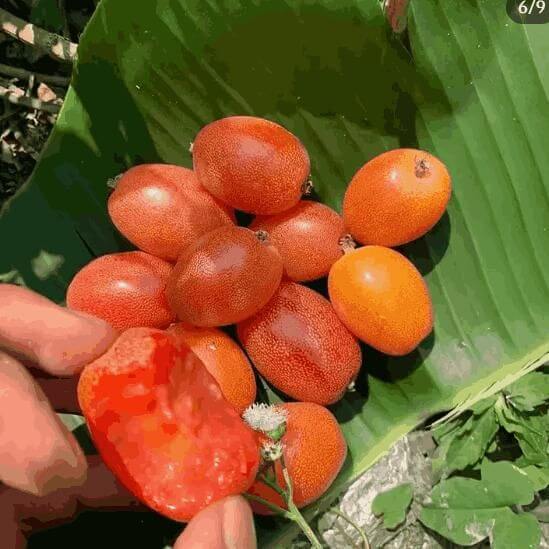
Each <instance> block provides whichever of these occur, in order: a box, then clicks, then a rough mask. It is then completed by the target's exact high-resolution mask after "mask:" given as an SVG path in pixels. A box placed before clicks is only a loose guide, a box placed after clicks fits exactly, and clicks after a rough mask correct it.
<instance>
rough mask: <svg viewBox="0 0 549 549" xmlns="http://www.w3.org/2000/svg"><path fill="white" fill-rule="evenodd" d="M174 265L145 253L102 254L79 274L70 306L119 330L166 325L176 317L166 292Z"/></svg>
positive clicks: (72, 287) (71, 288) (70, 294)
mask: <svg viewBox="0 0 549 549" xmlns="http://www.w3.org/2000/svg"><path fill="white" fill-rule="evenodd" d="M171 272H172V266H171V265H170V264H169V263H166V262H165V261H163V260H162V259H158V258H157V257H154V256H152V255H149V254H146V253H145V252H122V253H116V254H109V255H104V256H101V257H98V258H97V259H94V260H93V261H91V262H90V263H88V264H87V265H86V266H85V267H84V268H83V269H82V270H80V271H79V272H78V273H76V275H75V277H74V278H73V279H72V282H71V283H70V285H69V288H68V290H67V306H68V307H69V309H72V310H74V311H83V312H85V313H88V314H91V315H94V316H97V317H99V318H102V319H103V320H106V321H107V322H108V323H109V324H110V325H111V326H113V327H114V328H115V329H117V330H125V329H126V328H132V327H138V326H141V327H148V328H165V327H167V326H169V325H170V324H171V323H172V322H173V321H174V320H175V314H174V313H172V311H171V309H170V307H169V305H168V301H167V300H166V296H165V295H164V292H165V289H166V284H167V282H168V278H169V276H170V274H171Z"/></svg>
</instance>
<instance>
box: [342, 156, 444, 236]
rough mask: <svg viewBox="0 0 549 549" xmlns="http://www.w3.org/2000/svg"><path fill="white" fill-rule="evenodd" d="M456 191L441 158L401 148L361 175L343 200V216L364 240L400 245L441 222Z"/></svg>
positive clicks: (364, 168)
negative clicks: (453, 192)
mask: <svg viewBox="0 0 549 549" xmlns="http://www.w3.org/2000/svg"><path fill="white" fill-rule="evenodd" d="M451 192H452V185H451V182H450V174H449V173H448V170H447V169H446V166H445V165H444V164H443V163H442V162H441V161H440V160H439V159H438V158H436V157H434V156H433V155H431V154H429V153H427V152H425V151H419V150H416V149H395V150H393V151H388V152H385V153H383V154H380V155H379V156H376V157H375V158H373V159H372V160H370V161H369V162H367V163H366V164H364V166H362V168H360V170H358V172H357V173H356V174H355V176H354V177H353V179H352V180H351V183H350V184H349V187H348V188H347V191H346V193H345V197H344V199H343V219H344V221H345V225H346V227H347V229H348V230H349V232H350V233H351V235H352V236H353V238H354V239H355V240H357V241H358V242H360V243H361V244H377V245H380V246H399V245H400V244H405V243H406V242H410V241H412V240H415V239H416V238H419V237H420V236H423V235H424V234H425V233H426V232H427V231H429V230H430V229H431V228H432V227H433V226H434V225H435V224H436V223H437V221H438V220H439V219H440V218H441V217H442V214H443V213H444V211H445V210H446V205H447V204H448V200H449V199H450V194H451Z"/></svg>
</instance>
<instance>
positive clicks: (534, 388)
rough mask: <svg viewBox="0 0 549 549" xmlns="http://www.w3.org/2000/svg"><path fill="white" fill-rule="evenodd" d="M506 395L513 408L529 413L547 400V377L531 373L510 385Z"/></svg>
mask: <svg viewBox="0 0 549 549" xmlns="http://www.w3.org/2000/svg"><path fill="white" fill-rule="evenodd" d="M506 394H507V395H508V399H509V400H510V401H511V403H512V405H513V406H514V407H515V408H518V409H519V410H522V411H524V412H531V411H533V410H534V408H536V406H540V405H541V404H543V403H544V402H546V401H547V400H549V375H548V374H545V373H542V372H532V373H530V374H528V375H527V376H524V377H523V378H521V379H519V380H518V381H516V382H515V383H513V384H512V385H510V386H509V387H508V389H507V390H506Z"/></svg>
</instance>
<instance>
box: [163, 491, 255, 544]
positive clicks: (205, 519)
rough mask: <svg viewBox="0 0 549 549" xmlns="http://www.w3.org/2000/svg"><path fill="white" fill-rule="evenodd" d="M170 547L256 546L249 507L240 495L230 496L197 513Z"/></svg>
mask: <svg viewBox="0 0 549 549" xmlns="http://www.w3.org/2000/svg"><path fill="white" fill-rule="evenodd" d="M173 549H256V541H255V529H254V521H253V515H252V510H251V508H250V506H249V505H248V502H247V501H246V500H245V499H244V498H243V497H242V496H229V497H227V498H224V499H222V500H220V501H218V502H216V503H214V504H213V505H210V506H209V507H206V508H205V509H203V510H202V511H200V513H198V514H197V515H196V516H195V517H194V518H193V519H192V520H191V522H189V524H188V525H187V527H186V528H185V530H184V531H183V533H182V534H181V535H180V536H179V538H177V541H176V542H175V545H174V547H173Z"/></svg>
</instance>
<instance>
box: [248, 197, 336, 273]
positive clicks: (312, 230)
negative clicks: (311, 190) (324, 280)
mask: <svg viewBox="0 0 549 549" xmlns="http://www.w3.org/2000/svg"><path fill="white" fill-rule="evenodd" d="M250 229H252V230H254V231H256V230H259V229H261V230H264V231H267V232H268V233H269V238H270V239H271V243H272V244H273V245H274V246H275V247H276V249H277V250H278V251H279V252H280V255H281V256H282V261H283V262H284V270H285V274H286V276H287V277H288V278H289V279H291V280H294V281H296V282H302V281H308V280H315V279H317V278H321V277H323V276H327V275H328V273H329V271H330V267H331V266H332V265H333V263H335V262H336V261H337V260H338V259H339V258H340V257H341V255H342V253H343V251H342V248H341V245H340V243H339V242H340V240H341V239H342V238H343V237H344V236H345V226H344V223H343V219H342V218H341V216H340V215H339V214H338V213H336V212H334V210H332V209H331V208H328V206H325V205H324V204H320V202H311V201H310V200H302V201H301V202H299V203H298V204H297V205H296V206H294V207H293V208H291V209H290V210H286V211H285V212H282V213H280V214H276V215H272V216H259V217H256V218H255V219H254V220H253V222H252V223H251V225H250Z"/></svg>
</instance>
